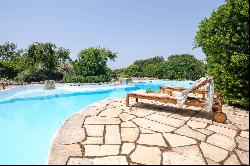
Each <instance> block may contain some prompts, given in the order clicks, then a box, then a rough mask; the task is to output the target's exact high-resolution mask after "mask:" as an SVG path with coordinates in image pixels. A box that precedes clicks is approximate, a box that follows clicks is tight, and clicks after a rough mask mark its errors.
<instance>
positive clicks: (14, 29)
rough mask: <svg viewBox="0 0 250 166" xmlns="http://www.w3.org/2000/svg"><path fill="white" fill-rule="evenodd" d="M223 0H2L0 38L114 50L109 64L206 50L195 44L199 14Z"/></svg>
mask: <svg viewBox="0 0 250 166" xmlns="http://www.w3.org/2000/svg"><path fill="white" fill-rule="evenodd" d="M224 3H225V2H224V0H0V44H3V43H5V42H12V43H15V44H17V46H18V48H23V49H25V48H27V47H28V45H29V44H32V43H33V42H51V43H54V44H56V46H57V47H64V48H67V49H70V51H71V54H70V56H71V58H72V59H75V58H77V54H78V53H79V52H80V50H82V49H85V48H88V47H97V46H100V47H105V48H107V49H110V50H111V51H113V52H116V53H117V59H116V60H115V62H109V63H108V65H109V67H110V68H112V69H117V68H123V67H127V66H129V65H130V64H132V63H133V62H134V61H135V60H136V59H146V58H151V57H154V56H163V57H164V58H167V57H168V56H170V55H174V54H184V53H187V54H192V55H194V56H195V57H196V58H198V59H200V60H204V58H205V55H204V53H203V52H202V49H201V48H196V49H194V48H193V46H194V37H195V33H196V32H197V30H198V25H199V23H200V21H201V20H202V19H204V18H205V17H209V16H210V15H211V13H212V11H213V10H215V9H217V8H218V7H219V6H220V5H222V4H224Z"/></svg>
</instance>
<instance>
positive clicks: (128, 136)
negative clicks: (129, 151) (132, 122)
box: [121, 128, 139, 142]
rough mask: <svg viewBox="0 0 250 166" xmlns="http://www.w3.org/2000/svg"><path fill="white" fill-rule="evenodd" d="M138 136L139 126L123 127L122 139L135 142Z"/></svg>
mask: <svg viewBox="0 0 250 166" xmlns="http://www.w3.org/2000/svg"><path fill="white" fill-rule="evenodd" d="M138 136H139V129H138V128H121V139H122V141H123V142H135V141H136V140H137V138H138Z"/></svg>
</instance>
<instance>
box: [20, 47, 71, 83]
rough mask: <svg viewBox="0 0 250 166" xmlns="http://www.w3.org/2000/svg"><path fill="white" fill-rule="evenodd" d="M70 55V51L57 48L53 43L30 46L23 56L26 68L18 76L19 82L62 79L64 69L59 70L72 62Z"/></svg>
mask: <svg viewBox="0 0 250 166" xmlns="http://www.w3.org/2000/svg"><path fill="white" fill-rule="evenodd" d="M69 54H70V52H69V50H68V49H64V48H62V47H60V48H57V47H56V45H55V44H52V43H33V44H31V45H29V47H28V49H27V51H26V52H25V53H24V54H23V55H22V58H23V59H24V61H25V62H26V68H25V70H24V71H23V72H22V73H20V74H19V75H18V77H17V80H21V81H42V80H45V79H55V80H58V79H61V78H62V77H63V69H62V68H61V69H62V70H59V68H60V67H62V65H66V62H69V61H71V59H70V57H69ZM63 67H65V66H63ZM59 71H60V72H59ZM29 77H32V78H29Z"/></svg>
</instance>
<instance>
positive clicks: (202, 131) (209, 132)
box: [195, 129, 214, 135]
mask: <svg viewBox="0 0 250 166" xmlns="http://www.w3.org/2000/svg"><path fill="white" fill-rule="evenodd" d="M195 130H196V131H199V132H200V133H202V134H205V135H211V134H213V133H214V132H213V131H210V130H207V129H195Z"/></svg>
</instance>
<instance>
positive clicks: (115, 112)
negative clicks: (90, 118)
mask: <svg viewBox="0 0 250 166" xmlns="http://www.w3.org/2000/svg"><path fill="white" fill-rule="evenodd" d="M121 113H122V110H121V109H119V107H118V108H108V109H106V110H104V111H102V112H101V113H100V114H99V115H98V116H107V117H118V116H119V114H121Z"/></svg>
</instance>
